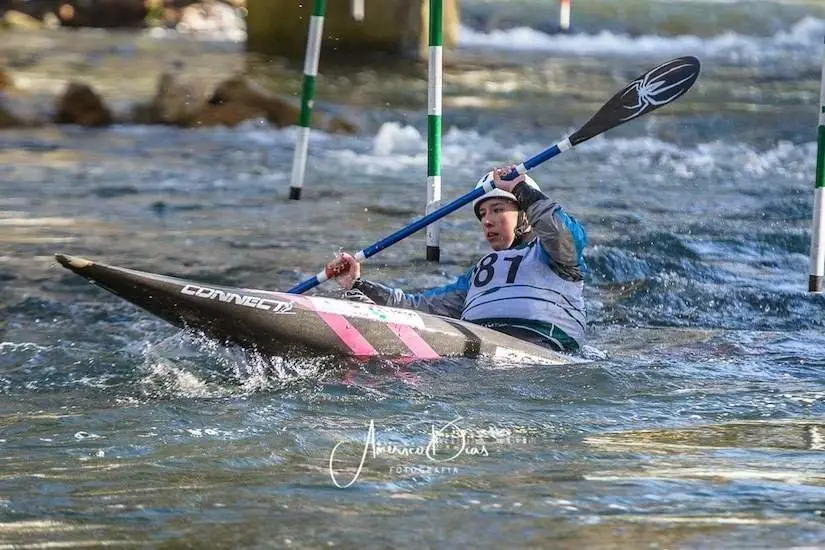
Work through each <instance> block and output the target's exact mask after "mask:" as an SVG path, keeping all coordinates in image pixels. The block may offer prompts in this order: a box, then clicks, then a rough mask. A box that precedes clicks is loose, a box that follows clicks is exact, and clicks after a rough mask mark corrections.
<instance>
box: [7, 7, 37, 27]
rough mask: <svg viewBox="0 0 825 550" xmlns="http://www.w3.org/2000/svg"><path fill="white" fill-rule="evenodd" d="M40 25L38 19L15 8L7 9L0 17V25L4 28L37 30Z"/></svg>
mask: <svg viewBox="0 0 825 550" xmlns="http://www.w3.org/2000/svg"><path fill="white" fill-rule="evenodd" d="M42 26H43V24H42V23H41V22H40V21H39V20H38V19H36V18H34V17H32V16H31V15H26V14H25V13H22V12H19V11H16V10H9V11H7V12H6V13H5V14H3V18H2V19H0V27H2V28H4V29H24V30H38V29H40V28H41V27H42Z"/></svg>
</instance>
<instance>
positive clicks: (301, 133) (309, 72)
mask: <svg viewBox="0 0 825 550" xmlns="http://www.w3.org/2000/svg"><path fill="white" fill-rule="evenodd" d="M326 10H327V0H315V4H314V6H313V8H312V17H311V18H310V20H309V35H308V36H307V49H306V52H305V53H304V84H303V87H302V89H301V116H300V118H299V120H298V137H297V139H296V140H295V155H294V156H293V157H292V179H291V181H290V187H289V198H290V199H293V200H299V199H300V198H301V189H303V187H304V175H305V174H306V167H307V150H308V149H309V128H310V126H311V125H312V106H313V104H314V103H315V79H316V77H317V76H318V60H319V59H320V57H321V37H322V35H323V32H324V13H326Z"/></svg>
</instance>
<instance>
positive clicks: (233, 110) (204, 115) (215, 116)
mask: <svg viewBox="0 0 825 550" xmlns="http://www.w3.org/2000/svg"><path fill="white" fill-rule="evenodd" d="M256 118H261V119H263V118H267V115H266V112H265V111H264V110H263V109H261V108H260V107H256V106H254V105H247V104H245V103H239V102H237V101H233V102H229V103H221V104H217V105H213V104H207V105H206V106H205V107H204V108H203V109H202V110H201V112H199V113H198V114H197V116H196V117H195V118H194V120H193V121H192V124H191V126H192V127H201V126H236V125H238V124H240V123H241V122H243V121H245V120H252V119H256Z"/></svg>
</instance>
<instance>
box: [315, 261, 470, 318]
mask: <svg viewBox="0 0 825 550" xmlns="http://www.w3.org/2000/svg"><path fill="white" fill-rule="evenodd" d="M326 271H327V273H329V274H330V275H331V276H333V277H334V278H335V280H336V281H338V284H340V285H341V286H342V287H343V288H346V289H355V290H358V291H361V292H362V293H364V294H365V295H366V296H367V297H368V298H370V299H371V300H372V301H373V302H375V303H376V304H378V305H382V306H392V307H403V308H407V309H415V310H418V311H423V312H425V313H434V314H436V315H445V316H447V317H455V318H456V319H458V318H460V317H461V313H462V311H463V310H464V299H465V298H466V297H467V291H468V290H469V288H470V281H471V277H472V272H473V270H472V269H469V270H467V272H466V273H464V274H463V275H461V276H460V277H459V278H458V279H456V280H455V282H453V283H450V284H448V285H444V286H440V287H436V288H431V289H429V290H425V291H424V292H420V293H417V294H413V293H407V292H404V291H403V290H401V289H400V288H392V287H389V286H386V285H382V284H381V283H376V282H374V281H367V280H365V279H362V278H361V264H359V263H358V261H357V260H356V259H355V258H354V257H352V256H351V255H350V254H347V253H346V252H343V253H341V254H340V255H339V256H338V257H337V258H335V259H334V260H332V261H331V262H329V263H328V264H327V265H326Z"/></svg>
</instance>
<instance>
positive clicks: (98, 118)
mask: <svg viewBox="0 0 825 550" xmlns="http://www.w3.org/2000/svg"><path fill="white" fill-rule="evenodd" d="M113 120H114V117H113V116H112V111H111V109H109V107H108V106H107V105H106V104H105V103H104V102H103V100H102V99H101V98H100V96H98V95H97V94H96V93H95V91H94V90H92V88H91V87H90V86H87V85H86V84H80V83H77V82H71V83H69V85H68V86H67V87H66V91H65V92H63V95H62V96H61V97H60V99H59V100H58V102H57V113H56V114H55V119H54V121H55V122H56V123H58V124H79V125H81V126H92V127H98V126H109V125H110V124H112V122H113Z"/></svg>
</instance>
